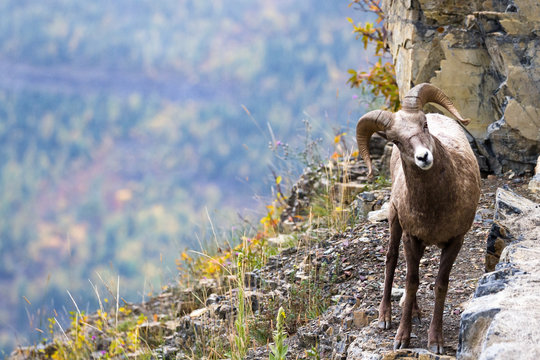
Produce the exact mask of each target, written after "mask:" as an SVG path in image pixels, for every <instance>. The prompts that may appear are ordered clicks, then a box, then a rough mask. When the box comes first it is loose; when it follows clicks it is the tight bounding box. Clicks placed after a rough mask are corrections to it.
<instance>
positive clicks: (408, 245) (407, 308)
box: [394, 234, 426, 349]
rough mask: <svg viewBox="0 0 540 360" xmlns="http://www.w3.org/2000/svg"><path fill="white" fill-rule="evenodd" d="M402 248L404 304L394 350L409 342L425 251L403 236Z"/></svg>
mask: <svg viewBox="0 0 540 360" xmlns="http://www.w3.org/2000/svg"><path fill="white" fill-rule="evenodd" d="M403 248H404V250H405V259H406V260H407V277H406V285H405V302H404V304H403V309H402V313H401V322H400V323H399V328H398V331H397V333H396V338H395V340H394V349H404V348H407V347H408V346H409V343H410V340H411V328H412V315H413V306H414V302H415V301H416V292H417V291H418V286H419V284H420V276H419V269H418V268H419V266H420V259H421V258H422V255H423V254H424V250H425V249H426V247H425V245H423V244H422V242H421V241H420V240H418V239H416V238H414V237H412V236H409V235H407V234H404V236H403Z"/></svg>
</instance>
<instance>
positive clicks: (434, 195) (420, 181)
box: [401, 138, 456, 213]
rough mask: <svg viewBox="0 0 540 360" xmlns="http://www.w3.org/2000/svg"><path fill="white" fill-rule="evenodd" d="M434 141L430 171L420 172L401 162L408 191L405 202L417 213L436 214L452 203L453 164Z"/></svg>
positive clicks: (416, 167) (416, 168)
mask: <svg viewBox="0 0 540 360" xmlns="http://www.w3.org/2000/svg"><path fill="white" fill-rule="evenodd" d="M434 140H435V141H434V143H435V145H434V147H433V151H432V154H433V159H434V160H433V166H432V167H431V168H430V169H428V170H422V169H420V168H419V167H418V166H417V165H416V164H414V163H409V162H407V161H404V160H403V159H402V160H401V163H402V167H403V172H404V174H405V182H406V184H407V189H408V194H407V195H408V196H407V200H406V201H407V202H408V203H409V204H410V206H411V207H412V208H414V209H415V210H416V211H417V212H419V213H436V212H438V210H439V208H443V207H445V206H447V204H449V201H450V202H451V201H453V199H451V197H452V194H453V193H454V191H453V189H454V188H455V181H456V179H455V177H454V176H452V175H451V173H453V172H454V169H453V168H452V164H453V163H452V161H451V159H450V158H449V156H448V154H447V153H446V151H445V150H444V148H443V147H442V145H441V143H440V142H439V140H438V139H437V138H434Z"/></svg>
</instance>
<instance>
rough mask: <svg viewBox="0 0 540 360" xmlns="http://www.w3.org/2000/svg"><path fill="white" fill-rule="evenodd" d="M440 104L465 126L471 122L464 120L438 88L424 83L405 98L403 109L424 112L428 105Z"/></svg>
mask: <svg viewBox="0 0 540 360" xmlns="http://www.w3.org/2000/svg"><path fill="white" fill-rule="evenodd" d="M430 102H432V103H435V104H439V105H441V106H442V107H444V108H445V109H446V110H448V111H449V112H450V113H451V114H452V115H454V116H455V117H456V118H457V119H458V120H459V121H460V122H461V123H462V124H463V125H468V124H469V123H470V122H471V120H470V119H464V118H463V117H462V116H461V115H460V113H459V112H458V111H457V109H456V107H455V106H454V104H453V103H452V101H451V100H450V99H449V98H448V96H446V95H445V94H444V93H443V92H442V91H441V90H440V89H439V88H438V87H436V86H434V85H431V84H428V83H423V84H419V85H416V86H415V87H413V88H412V89H411V90H409V92H407V94H406V95H405V97H404V98H403V105H402V108H403V110H405V111H422V109H423V108H424V105H426V104H427V103H430Z"/></svg>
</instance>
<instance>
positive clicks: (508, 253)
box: [457, 191, 540, 360]
mask: <svg viewBox="0 0 540 360" xmlns="http://www.w3.org/2000/svg"><path fill="white" fill-rule="evenodd" d="M504 192H505V191H501V192H499V191H498V194H499V195H504V196H498V199H500V200H501V201H500V204H499V206H498V214H499V217H498V221H500V222H502V223H504V226H505V230H504V231H506V232H508V234H507V237H508V238H512V239H519V241H513V242H510V243H509V244H508V245H507V246H506V247H505V248H504V249H503V250H502V252H501V254H500V262H499V264H498V265H497V266H496V271H495V272H491V273H488V274H486V275H485V276H484V277H482V279H481V280H480V281H479V284H478V288H477V289H476V293H475V298H473V299H472V300H471V301H470V302H469V304H468V305H467V306H466V307H465V310H464V312H463V313H462V315H461V325H460V334H459V345H458V352H457V358H458V359H464V360H472V359H480V360H487V359H531V360H532V359H538V358H540V343H539V342H538V339H539V338H540V327H538V326H537V325H538V324H540V256H538V254H539V253H540V241H539V240H540V205H539V204H535V203H532V202H530V201H525V200H526V199H523V198H519V197H517V195H515V194H506V193H504ZM506 195H509V196H506ZM510 198H512V199H514V200H517V202H516V201H507V200H508V199H510ZM520 204H521V205H520ZM523 205H526V206H523Z"/></svg>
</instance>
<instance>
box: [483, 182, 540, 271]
mask: <svg viewBox="0 0 540 360" xmlns="http://www.w3.org/2000/svg"><path fill="white" fill-rule="evenodd" d="M535 206H536V204H535V203H534V202H533V201H531V200H529V199H526V198H524V197H522V196H519V195H517V194H515V193H513V192H512V191H510V190H505V189H502V188H499V189H497V192H496V195H495V213H494V215H493V223H492V225H491V229H490V232H489V234H488V238H487V251H486V262H485V268H486V271H493V270H495V265H497V263H498V262H499V258H500V257H501V253H502V251H503V249H504V248H505V247H506V246H507V245H508V244H509V243H510V242H512V241H514V240H516V239H518V238H519V236H520V234H512V233H511V232H510V231H509V230H508V227H509V226H512V223H513V220H512V219H513V217H512V215H520V214H523V213H528V212H530V211H531V210H532V209H534V207H535ZM516 236H517V237H516Z"/></svg>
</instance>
